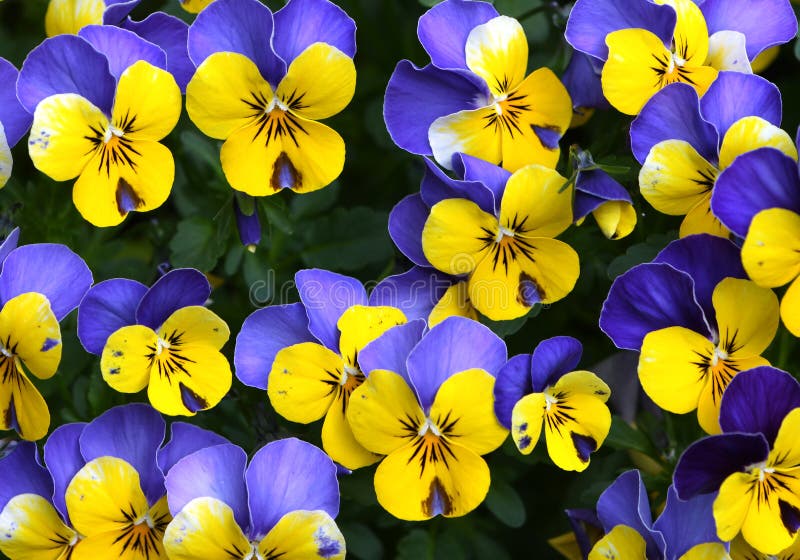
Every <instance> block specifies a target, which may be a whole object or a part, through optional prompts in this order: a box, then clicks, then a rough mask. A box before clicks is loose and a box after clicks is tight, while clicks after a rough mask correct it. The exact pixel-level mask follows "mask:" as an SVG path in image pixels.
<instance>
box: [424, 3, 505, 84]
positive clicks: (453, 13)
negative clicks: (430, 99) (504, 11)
mask: <svg viewBox="0 0 800 560" xmlns="http://www.w3.org/2000/svg"><path fill="white" fill-rule="evenodd" d="M498 15H499V14H498V13H497V10H496V9H495V8H494V6H492V5H491V4H489V3H488V2H472V1H465V0H446V1H445V2H441V3H440V4H437V5H436V6H434V7H433V8H431V9H430V10H428V11H427V12H425V13H424V14H423V15H422V17H420V18H419V24H418V25H417V36H418V37H419V42H420V43H422V47H423V48H424V49H425V50H426V51H427V53H428V54H429V55H430V57H431V62H432V63H433V64H434V65H436V66H438V67H439V68H458V69H463V70H468V67H467V60H466V45H467V37H469V33H470V31H472V30H473V29H474V28H475V27H477V26H478V25H481V24H484V23H486V22H487V21H489V20H490V19H492V18H495V17H497V16H498Z"/></svg>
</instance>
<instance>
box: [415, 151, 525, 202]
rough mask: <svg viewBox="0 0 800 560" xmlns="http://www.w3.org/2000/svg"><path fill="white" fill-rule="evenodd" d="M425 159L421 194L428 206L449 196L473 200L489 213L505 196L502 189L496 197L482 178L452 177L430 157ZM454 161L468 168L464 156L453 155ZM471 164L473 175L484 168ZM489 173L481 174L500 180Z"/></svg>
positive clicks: (463, 168)
mask: <svg viewBox="0 0 800 560" xmlns="http://www.w3.org/2000/svg"><path fill="white" fill-rule="evenodd" d="M459 155H460V154H459ZM473 159H474V158H473ZM423 161H424V162H425V175H424V176H423V178H422V184H421V185H420V195H421V196H422V200H423V201H425V204H426V205H427V206H428V207H432V206H433V205H434V204H436V203H437V202H440V201H442V200H445V199H448V198H464V199H466V200H471V201H472V202H474V203H475V204H477V205H478V206H479V207H480V208H481V209H482V210H483V211H484V212H487V213H489V214H494V213H495V206H497V207H498V208H499V206H500V200H501V199H502V196H503V195H502V190H501V191H500V196H499V197H497V198H495V195H494V194H493V193H492V189H491V188H489V187H488V186H487V185H486V184H484V183H482V182H480V180H478V179H475V178H473V179H468V180H463V181H461V180H458V179H451V178H450V177H449V176H448V175H447V174H446V173H445V172H444V171H442V170H441V169H440V168H439V166H438V165H436V164H435V163H434V162H432V161H431V160H429V159H428V158H424V159H423ZM453 163H454V164H456V166H457V167H458V166H459V165H458V164H459V163H460V164H461V166H462V169H461V171H462V172H464V173H466V171H467V168H466V167H463V165H464V163H465V160H464V159H463V158H460V157H459V156H458V155H457V156H455V157H453ZM469 165H470V171H471V174H472V175H475V174H476V170H482V169H481V167H479V166H478V165H477V164H474V163H472V162H470V164H469ZM487 166H491V167H495V166H493V165H491V164H487ZM498 169H499V168H498ZM477 173H478V174H481V171H477ZM489 173H490V172H487V173H485V174H481V175H485V176H486V178H487V179H488V181H490V182H491V183H492V184H493V185H496V184H497V182H498V181H497V180H496V177H494V176H491V175H490V174H489ZM509 177H510V174H509ZM502 189H505V182H503V186H502ZM426 217H427V216H426Z"/></svg>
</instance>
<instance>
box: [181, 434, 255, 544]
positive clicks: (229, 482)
mask: <svg viewBox="0 0 800 560" xmlns="http://www.w3.org/2000/svg"><path fill="white" fill-rule="evenodd" d="M246 466H247V454H246V453H245V452H244V450H243V449H242V448H241V447H239V446H238V445H233V444H232V443H224V444H222V445H214V446H212V447H204V448H203V449H200V450H199V451H195V452H194V453H192V454H191V455H187V456H185V457H184V458H183V459H180V460H179V461H178V462H177V463H175V465H173V467H172V468H171V469H170V470H169V472H168V473H167V477H166V487H167V502H168V504H169V511H170V513H172V515H173V516H175V515H177V514H178V512H179V511H180V510H182V509H183V507H184V506H185V505H186V504H188V503H189V502H191V501H192V500H193V499H195V498H215V499H217V500H220V501H221V502H224V503H226V504H228V506H230V508H231V509H232V510H233V516H234V518H235V519H236V522H237V523H238V524H239V527H241V528H242V529H245V528H246V527H247V526H248V525H249V523H250V512H249V510H248V508H247V486H246V485H245V482H244V471H245V468H246Z"/></svg>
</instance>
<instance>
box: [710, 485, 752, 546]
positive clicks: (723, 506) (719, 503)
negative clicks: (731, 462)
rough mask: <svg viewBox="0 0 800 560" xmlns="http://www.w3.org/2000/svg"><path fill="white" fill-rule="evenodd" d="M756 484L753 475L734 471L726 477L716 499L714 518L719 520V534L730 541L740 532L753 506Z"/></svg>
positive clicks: (721, 537) (724, 539)
mask: <svg viewBox="0 0 800 560" xmlns="http://www.w3.org/2000/svg"><path fill="white" fill-rule="evenodd" d="M753 484H754V481H753V475H752V474H748V473H742V472H738V473H734V474H732V475H730V476H729V477H728V478H726V479H725V482H723V483H722V486H720V488H719V494H717V497H716V499H715V500H714V520H715V521H716V522H717V536H718V537H719V538H720V539H721V540H723V541H730V540H733V538H734V537H735V536H736V535H737V534H738V533H739V531H740V530H741V528H742V525H743V524H744V522H745V518H746V517H747V514H748V511H749V510H750V509H751V508H752V501H753V495H752V493H751V490H752V485H753Z"/></svg>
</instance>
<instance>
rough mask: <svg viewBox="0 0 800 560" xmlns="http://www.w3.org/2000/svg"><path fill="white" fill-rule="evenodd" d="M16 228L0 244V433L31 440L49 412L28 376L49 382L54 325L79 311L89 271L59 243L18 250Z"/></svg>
mask: <svg viewBox="0 0 800 560" xmlns="http://www.w3.org/2000/svg"><path fill="white" fill-rule="evenodd" d="M18 239H19V230H16V229H15V230H14V231H12V232H11V234H10V235H9V236H8V237H7V238H6V240H5V241H4V242H3V243H2V245H0V270H1V271H0V430H15V431H16V432H17V433H18V434H19V436H20V437H21V438H22V439H26V440H31V441H35V440H37V439H40V438H42V437H44V436H45V434H47V430H48V429H49V427H50V411H49V410H48V408H47V403H46V402H45V400H44V398H42V395H41V394H40V393H39V391H38V390H37V389H36V387H35V386H34V384H33V383H31V380H30V379H29V376H31V375H32V376H34V377H36V378H38V379H50V378H51V377H53V375H55V374H56V371H57V370H58V366H59V363H60V362H61V351H62V345H61V327H60V326H59V322H60V321H61V320H62V319H64V317H66V316H67V315H68V314H69V313H70V311H72V310H73V309H75V308H76V307H78V303H80V301H81V298H82V297H83V295H84V294H85V293H86V290H88V289H89V286H91V285H92V273H91V271H90V270H89V268H88V267H87V266H86V263H85V262H83V259H81V258H80V257H79V256H78V255H76V254H75V253H73V252H72V251H71V250H70V249H69V248H68V247H66V246H64V245H57V244H53V243H38V244H34V245H23V246H22V247H17V241H18Z"/></svg>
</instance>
